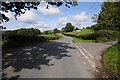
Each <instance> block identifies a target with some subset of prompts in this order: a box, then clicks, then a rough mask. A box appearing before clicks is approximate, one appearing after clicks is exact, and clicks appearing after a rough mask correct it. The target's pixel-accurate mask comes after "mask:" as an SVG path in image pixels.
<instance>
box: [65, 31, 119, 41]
mask: <svg viewBox="0 0 120 80" xmlns="http://www.w3.org/2000/svg"><path fill="white" fill-rule="evenodd" d="M64 35H67V36H71V37H77V38H80V39H84V40H95V41H96V42H107V41H115V40H118V39H119V40H120V32H118V31H110V30H99V31H96V32H94V33H91V34H83V35H80V34H79V35H78V34H77V35H74V34H67V33H64Z"/></svg>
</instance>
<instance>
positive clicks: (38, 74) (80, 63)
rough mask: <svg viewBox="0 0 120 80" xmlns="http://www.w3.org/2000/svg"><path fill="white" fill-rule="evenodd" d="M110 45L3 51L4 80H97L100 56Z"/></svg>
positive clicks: (65, 42)
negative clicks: (35, 79) (76, 79)
mask: <svg viewBox="0 0 120 80" xmlns="http://www.w3.org/2000/svg"><path fill="white" fill-rule="evenodd" d="M109 46H111V44H107V43H106V44H105V43H72V38H70V37H66V36H65V37H64V39H63V40H59V41H56V42H48V43H40V44H37V45H35V46H29V47H24V48H16V49H11V50H9V51H3V63H2V65H3V72H4V74H3V76H4V77H5V78H11V77H16V78H97V77H98V75H97V74H98V73H99V72H100V71H99V70H98V69H97V67H98V64H97V63H98V61H99V60H100V54H101V52H102V51H103V50H104V49H106V48H107V47H109Z"/></svg>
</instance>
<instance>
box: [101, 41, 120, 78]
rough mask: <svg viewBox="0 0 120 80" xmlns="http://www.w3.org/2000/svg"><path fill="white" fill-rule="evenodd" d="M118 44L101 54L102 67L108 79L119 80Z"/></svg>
mask: <svg viewBox="0 0 120 80" xmlns="http://www.w3.org/2000/svg"><path fill="white" fill-rule="evenodd" d="M119 58H120V42H119V43H117V44H115V45H113V46H112V47H109V48H108V49H106V50H105V51H104V52H103V54H102V62H103V67H104V68H105V69H106V71H107V73H109V76H110V77H117V78H119V79H120V59H119Z"/></svg>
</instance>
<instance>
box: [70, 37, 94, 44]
mask: <svg viewBox="0 0 120 80" xmlns="http://www.w3.org/2000/svg"><path fill="white" fill-rule="evenodd" d="M72 42H74V43H76V42H95V41H94V40H84V39H80V38H76V37H73V40H72Z"/></svg>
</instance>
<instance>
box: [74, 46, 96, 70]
mask: <svg viewBox="0 0 120 80" xmlns="http://www.w3.org/2000/svg"><path fill="white" fill-rule="evenodd" d="M76 47H77V49H78V50H79V51H80V52H81V54H82V56H84V57H85V59H87V60H88V62H89V63H90V64H91V66H92V67H93V68H94V69H96V65H95V63H94V62H93V61H92V60H91V59H90V58H89V57H88V56H87V55H86V54H85V52H86V53H88V52H87V50H85V49H84V48H82V47H81V48H82V49H84V51H85V52H83V51H82V50H81V49H80V47H78V46H76ZM88 54H89V53H88ZM89 56H90V55H89ZM91 58H92V57H91ZM95 71H96V72H98V70H97V69H96V70H95Z"/></svg>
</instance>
